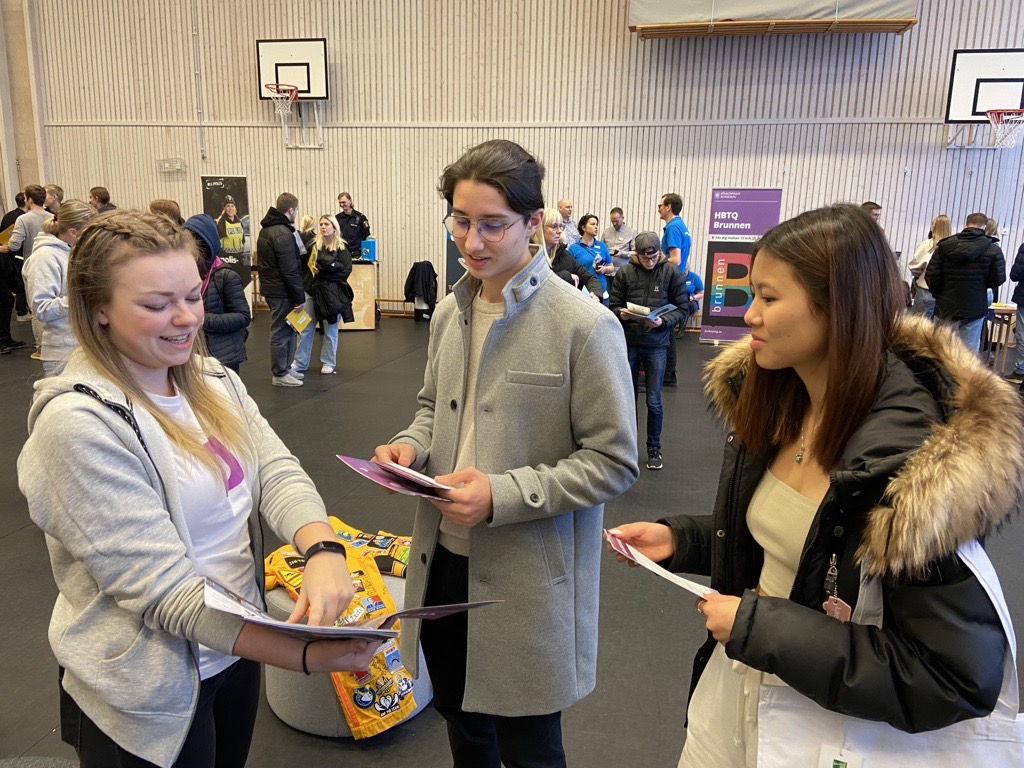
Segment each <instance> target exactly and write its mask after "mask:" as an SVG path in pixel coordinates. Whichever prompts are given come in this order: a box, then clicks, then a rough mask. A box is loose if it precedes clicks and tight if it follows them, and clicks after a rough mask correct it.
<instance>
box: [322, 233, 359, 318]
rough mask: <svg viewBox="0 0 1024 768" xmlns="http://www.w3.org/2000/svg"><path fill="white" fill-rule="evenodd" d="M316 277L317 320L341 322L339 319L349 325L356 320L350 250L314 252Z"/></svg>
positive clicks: (339, 249)
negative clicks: (353, 312)
mask: <svg viewBox="0 0 1024 768" xmlns="http://www.w3.org/2000/svg"><path fill="white" fill-rule="evenodd" d="M314 259H315V261H316V270H317V271H316V277H315V278H314V279H313V289H312V296H313V307H314V310H315V312H316V319H317V320H318V321H319V320H326V321H327V322H328V323H332V324H333V323H336V322H338V316H339V315H340V316H341V320H342V321H343V322H346V323H351V322H352V321H353V320H354V319H355V317H354V315H353V314H352V299H353V298H354V293H353V291H352V288H351V286H350V285H349V284H348V276H349V275H351V274H352V255H351V254H350V253H349V252H348V249H347V248H344V247H343V248H338V249H336V250H319V249H314Z"/></svg>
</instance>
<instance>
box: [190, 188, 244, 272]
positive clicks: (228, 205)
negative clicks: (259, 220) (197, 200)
mask: <svg viewBox="0 0 1024 768" xmlns="http://www.w3.org/2000/svg"><path fill="white" fill-rule="evenodd" d="M201 179H202V183H203V213H206V214H208V215H210V216H211V217H213V220H214V221H216V222H217V235H218V236H219V237H220V257H221V259H223V260H224V261H225V262H226V263H227V264H229V265H231V268H232V269H233V270H235V272H237V273H238V276H239V277H240V278H242V285H248V284H249V280H250V277H251V276H250V267H252V237H251V235H250V232H251V230H250V228H249V184H248V181H247V180H246V178H245V176H203V177H201Z"/></svg>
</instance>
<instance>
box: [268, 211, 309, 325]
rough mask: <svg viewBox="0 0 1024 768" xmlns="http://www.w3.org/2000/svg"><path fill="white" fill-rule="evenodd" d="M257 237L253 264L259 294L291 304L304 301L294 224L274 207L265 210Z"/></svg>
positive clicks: (295, 305)
mask: <svg viewBox="0 0 1024 768" xmlns="http://www.w3.org/2000/svg"><path fill="white" fill-rule="evenodd" d="M260 227H262V229H260V236H259V237H258V238H256V264H257V266H258V267H259V271H260V293H261V294H262V295H264V296H266V297H268V298H271V299H288V300H289V301H291V302H292V306H293V307H297V306H298V305H299V304H302V303H304V302H305V300H306V297H305V294H304V292H303V290H302V274H301V272H300V270H299V245H298V243H296V242H295V227H294V226H293V225H292V222H291V220H290V219H289V218H288V217H287V216H285V215H284V214H283V213H281V212H280V211H279V210H277V209H276V208H271V209H270V210H269V211H267V215H266V216H264V217H263V221H261V222H260Z"/></svg>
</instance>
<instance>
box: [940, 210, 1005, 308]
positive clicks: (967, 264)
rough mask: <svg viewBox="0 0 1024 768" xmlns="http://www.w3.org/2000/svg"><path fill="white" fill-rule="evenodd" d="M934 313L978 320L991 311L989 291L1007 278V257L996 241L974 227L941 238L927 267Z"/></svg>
mask: <svg viewBox="0 0 1024 768" xmlns="http://www.w3.org/2000/svg"><path fill="white" fill-rule="evenodd" d="M924 279H925V282H927V283H928V290H930V291H931V292H932V294H933V295H934V296H935V316H936V317H939V318H942V319H943V320H957V321H961V320H977V319H978V318H979V317H984V316H985V313H986V312H988V291H987V289H989V288H992V289H996V288H998V287H999V286H1000V285H1002V284H1003V283H1005V282H1006V260H1005V259H1004V258H1003V251H1002V249H1001V248H1000V247H999V246H998V245H996V241H995V240H994V239H993V238H991V237H989V236H988V235H986V234H985V233H984V232H983V231H982V230H980V229H976V228H975V227H967V228H965V229H964V231H963V232H959V233H957V234H956V235H954V236H953V237H947V238H946V239H944V240H940V241H939V244H938V246H936V248H935V253H934V254H932V259H931V261H930V262H928V269H927V270H926V271H925V277H924Z"/></svg>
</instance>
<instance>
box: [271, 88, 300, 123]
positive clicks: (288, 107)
mask: <svg viewBox="0 0 1024 768" xmlns="http://www.w3.org/2000/svg"><path fill="white" fill-rule="evenodd" d="M265 87H266V89H267V93H269V94H270V98H271V99H272V100H273V102H274V112H275V113H276V114H278V115H280V116H281V117H288V116H289V115H290V114H291V113H292V102H293V101H295V98H296V96H297V95H298V94H297V93H296V92H295V91H294V90H292V89H291V88H286V87H281V86H272V85H267V86H265Z"/></svg>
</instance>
